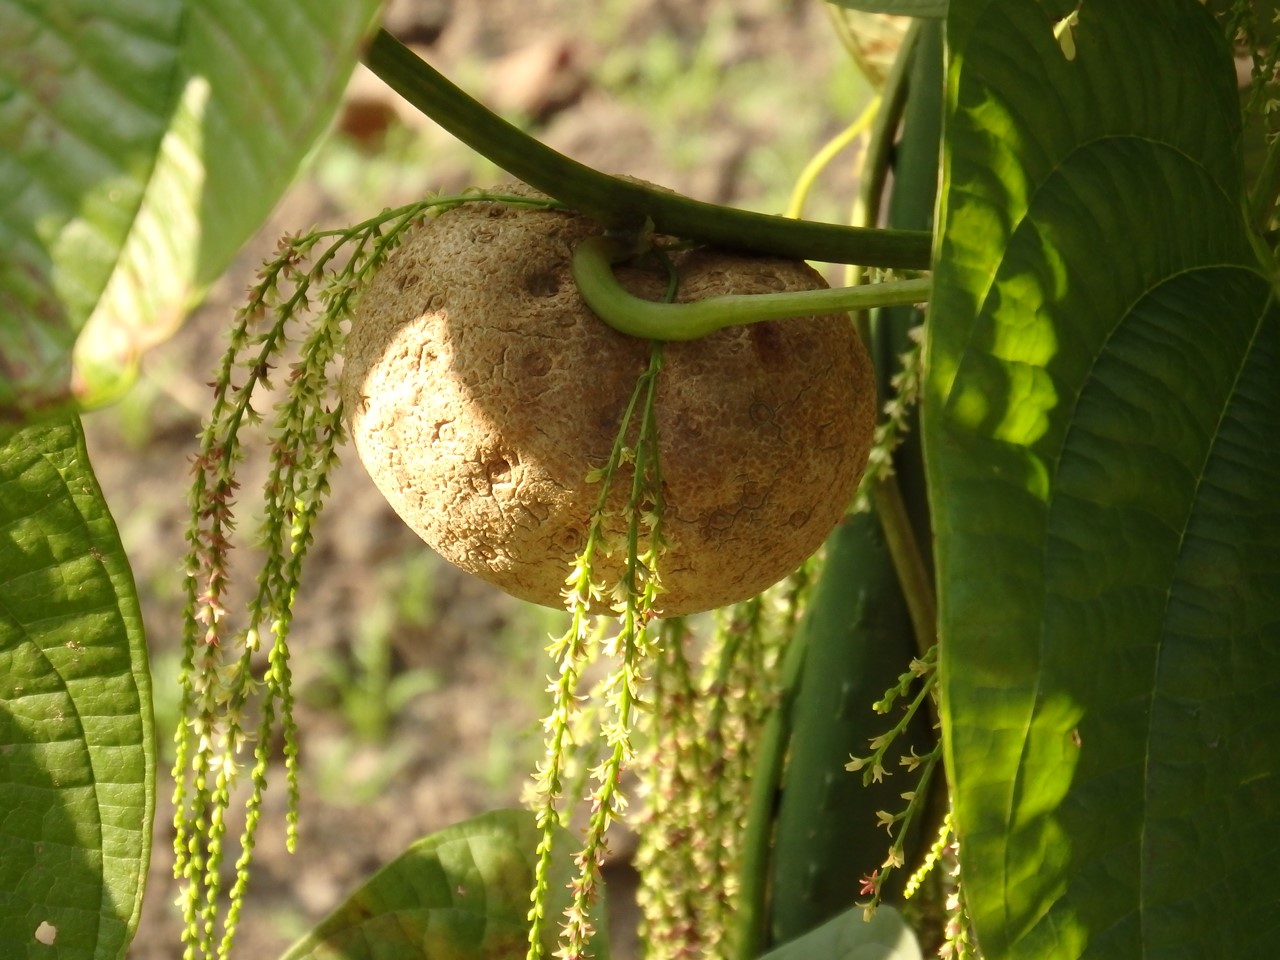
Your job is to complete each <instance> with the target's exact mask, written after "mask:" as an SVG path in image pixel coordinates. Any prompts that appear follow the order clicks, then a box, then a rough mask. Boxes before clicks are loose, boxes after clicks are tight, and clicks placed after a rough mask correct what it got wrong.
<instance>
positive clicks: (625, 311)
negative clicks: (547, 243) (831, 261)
mask: <svg viewBox="0 0 1280 960" xmlns="http://www.w3.org/2000/svg"><path fill="white" fill-rule="evenodd" d="M632 252H633V249H632V245H631V244H629V243H628V242H627V241H625V240H623V239H621V238H618V237H614V236H609V235H606V236H596V237H588V238H587V239H586V240H583V241H582V242H581V243H579V244H578V246H577V248H576V249H575V250H574V251H573V264H572V271H573V279H574V282H575V283H577V285H578V292H579V293H580V294H581V296H582V299H583V301H584V302H585V303H586V304H587V306H589V307H590V308H591V309H592V310H593V311H595V313H596V315H597V316H599V317H600V319H601V320H603V321H604V322H605V323H607V324H608V325H609V326H611V327H613V328H614V329H615V330H617V331H619V332H621V333H626V334H630V335H631V336H633V337H643V338H645V339H647V340H697V339H698V338H700V337H705V336H706V335H707V334H709V333H715V331H717V330H720V329H723V328H724V327H732V326H738V325H740V324H746V323H760V322H761V321H764V320H785V319H787V318H789V317H808V316H815V315H818V314H823V313H833V312H836V311H841V310H858V309H869V308H871V307H887V306H900V305H903V304H913V303H921V302H923V301H925V300H928V299H929V291H930V287H931V281H929V280H928V279H915V280H898V281H894V282H892V283H877V284H864V285H862V286H857V287H842V288H839V289H835V290H829V289H821V290H797V291H792V292H789V293H757V294H729V295H726V296H721V297H707V298H706V299H704V300H696V301H694V302H692V303H659V302H656V301H653V300H644V299H641V298H640V297H637V296H635V295H633V294H631V293H629V292H628V291H627V290H625V289H624V288H623V287H622V285H621V284H620V283H618V278H617V277H615V276H614V274H613V263H615V262H617V261H621V260H625V259H627V258H628V257H629V256H630V255H631V253H632Z"/></svg>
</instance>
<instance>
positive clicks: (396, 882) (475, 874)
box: [281, 810, 609, 960]
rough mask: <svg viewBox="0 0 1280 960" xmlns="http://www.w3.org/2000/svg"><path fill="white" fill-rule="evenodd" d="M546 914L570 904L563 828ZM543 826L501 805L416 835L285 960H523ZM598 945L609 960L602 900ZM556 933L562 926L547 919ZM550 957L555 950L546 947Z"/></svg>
mask: <svg viewBox="0 0 1280 960" xmlns="http://www.w3.org/2000/svg"><path fill="white" fill-rule="evenodd" d="M560 833H561V835H560V836H559V838H558V847H559V849H560V851H561V854H562V855H561V856H559V857H557V858H556V860H555V861H554V863H553V869H552V872H551V879H550V882H551V887H552V890H554V891H556V893H557V895H556V896H555V897H553V898H552V901H551V904H550V908H549V910H548V913H547V915H548V916H549V917H551V918H556V917H559V916H561V915H562V913H563V911H564V909H565V908H566V907H568V905H569V901H570V898H569V893H568V883H569V880H570V877H571V876H572V875H573V874H572V870H573V865H572V857H571V852H572V850H573V837H572V836H570V835H569V833H568V832H567V831H561V832H560ZM541 835H542V832H541V830H539V829H538V827H537V825H536V823H535V822H534V817H533V814H531V813H529V812H527V811H524V810H495V811H493V812H491V813H486V814H483V815H482V816H479V817H475V818H473V819H471V820H467V821H464V822H463V823H459V824H455V825H454V826H452V827H448V828H446V829H444V830H441V831H440V832H439V833H434V834H432V835H431V836H429V837H426V838H424V839H422V840H419V841H417V842H416V843H414V844H413V845H412V846H411V847H409V849H408V850H406V851H405V852H404V853H402V854H401V855H400V856H399V857H397V858H396V859H395V860H393V861H391V863H389V864H387V865H386V866H385V867H383V868H382V869H381V870H380V871H378V873H376V874H375V875H374V876H373V877H372V878H370V880H369V881H368V882H367V883H366V884H365V885H364V886H363V887H361V888H360V889H359V890H358V891H356V893H354V894H352V896H351V897H350V898H349V899H348V900H347V901H346V902H345V903H344V904H343V905H342V906H340V907H339V908H338V909H337V910H336V911H334V913H333V914H332V915H330V916H329V917H328V918H326V919H325V920H324V921H322V922H321V923H320V925H319V926H318V927H316V928H315V930H313V931H312V932H311V933H310V934H308V935H307V936H306V937H305V938H303V939H302V940H301V941H299V942H298V943H296V944H294V946H293V947H291V948H290V949H289V951H288V953H286V954H285V955H284V957H283V958H281V960H523V958H524V956H525V954H526V952H527V950H528V946H529V941H528V936H529V934H528V931H529V921H528V919H527V916H528V913H529V891H530V890H532V889H533V870H534V865H535V863H536V862H537V857H536V854H535V850H536V848H537V845H538V840H539V838H540V837H541ZM597 907H598V909H597V911H596V916H595V927H596V930H597V935H596V937H595V940H594V941H593V942H592V946H591V950H592V953H593V955H594V956H595V957H596V958H597V960H608V955H609V953H608V932H607V930H606V929H605V924H604V920H603V917H604V909H603V907H604V904H603V903H600V904H598V905H597ZM549 926H550V928H551V929H550V933H551V935H552V937H554V935H555V933H556V931H557V929H558V925H557V924H555V923H551V924H549ZM546 948H547V955H548V956H551V955H552V954H553V953H554V951H555V949H556V946H555V944H554V943H550V942H548V943H547V944H546Z"/></svg>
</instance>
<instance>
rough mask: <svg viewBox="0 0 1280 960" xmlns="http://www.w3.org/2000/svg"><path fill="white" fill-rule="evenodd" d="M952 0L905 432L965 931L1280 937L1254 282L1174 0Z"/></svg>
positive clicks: (1185, 951) (1165, 942)
mask: <svg viewBox="0 0 1280 960" xmlns="http://www.w3.org/2000/svg"><path fill="white" fill-rule="evenodd" d="M1075 7H1076V4H1075V3H1074V2H1071V0H1066V2H1052V3H1050V2H1041V3H1031V2H1027V0H953V2H952V4H951V8H950V12H949V16H948V40H949V43H950V46H951V69H950V74H949V79H948V121H947V132H948V141H947V148H946V152H945V156H944V191H943V201H942V212H941V227H942V240H941V243H940V246H939V249H938V252H937V257H936V274H935V277H936V281H935V282H936V286H935V299H934V301H933V303H932V305H931V312H930V328H931V332H930V343H929V354H928V383H927V396H926V406H925V423H924V437H925V443H926V458H927V462H928V464H929V469H930V485H931V489H932V491H933V504H934V509H935V524H936V531H937V562H938V577H939V600H940V613H941V624H940V628H941V635H942V636H941V639H942V651H943V654H942V660H941V667H940V671H941V674H940V675H941V679H942V686H943V696H942V704H943V722H944V735H945V737H946V740H947V745H948V756H947V760H948V766H949V774H950V776H951V780H952V785H953V788H954V815H955V819H956V825H957V830H958V832H959V837H960V842H961V858H962V865H963V869H964V877H965V884H966V894H967V902H968V905H969V907H970V909H971V910H972V913H973V917H974V921H975V924H976V928H977V934H978V938H979V941H980V945H981V947H982V949H983V953H984V956H985V957H986V960H1003V958H1008V957H1016V958H1044V960H1073V958H1077V957H1088V958H1098V960H1102V958H1116V960H1133V958H1173V957H1189V956H1194V957H1197V958H1215V957H1224V958H1225V957H1240V956H1266V955H1269V954H1270V953H1271V952H1272V951H1273V949H1274V948H1273V945H1274V942H1275V938H1276V937H1277V935H1280V910H1277V909H1276V905H1277V904H1278V903H1280V874H1277V872H1276V871H1275V869H1274V863H1275V861H1276V858H1277V856H1280V750H1277V749H1276V744H1278V743H1280V499H1278V498H1277V497H1276V491H1277V490H1278V489H1280V445H1277V444H1276V442H1275V439H1274V438H1275V424H1276V423H1277V422H1278V421H1280V313H1278V312H1277V310H1276V308H1275V305H1274V302H1273V299H1272V288H1271V283H1270V267H1269V266H1265V265H1262V264H1260V263H1259V257H1258V254H1257V253H1256V252H1255V247H1254V242H1253V240H1252V238H1251V237H1250V236H1249V233H1248V231H1247V229H1246V226H1245V222H1244V219H1243V213H1242V210H1243V189H1242V185H1241V183H1240V157H1239V134H1240V119H1239V111H1238V108H1237V95H1236V89H1235V72H1234V70H1233V66H1232V61H1231V54H1230V50H1229V49H1228V47H1227V45H1226V43H1225V42H1224V40H1223V38H1222V37H1221V35H1220V32H1219V30H1218V28H1217V26H1216V25H1215V24H1214V23H1213V22H1212V20H1211V19H1210V17H1209V16H1208V15H1207V14H1206V13H1205V12H1204V10H1203V9H1202V8H1201V6H1200V4H1199V3H1197V2H1195V0H1126V2H1124V3H1103V2H1096V0H1084V3H1083V4H1080V5H1079V17H1078V22H1077V23H1076V24H1075V25H1074V27H1073V28H1072V32H1073V37H1074V45H1075V51H1074V52H1075V57H1074V59H1067V58H1066V57H1064V56H1063V51H1062V50H1061V49H1060V48H1059V47H1058V43H1057V39H1056V38H1055V35H1054V28H1055V26H1056V25H1057V24H1060V23H1061V22H1062V20H1063V18H1064V17H1067V16H1068V15H1069V14H1070V13H1071V12H1072V10H1073V9H1074V8H1075Z"/></svg>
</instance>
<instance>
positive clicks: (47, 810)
mask: <svg viewBox="0 0 1280 960" xmlns="http://www.w3.org/2000/svg"><path fill="white" fill-rule="evenodd" d="M152 739H153V737H152V727H151V688H150V680H149V678H148V673H147V659H146V646H145V643H144V641H143V636H142V625H141V619H140V616H139V612H138V605H137V598H136V595H135V593H134V587H133V580H132V575H131V574H130V572H129V567H128V564H127V562H126V559H125V556H124V552H123V550H122V548H121V546H120V541H119V538H118V537H117V535H116V531H115V526H114V524H113V523H112V520H111V517H110V514H109V513H108V512H107V509H106V505H105V503H104V502H103V500H102V494H101V491H100V490H99V489H98V485H97V482H96V480H95V479H94V476H93V473H92V471H91V470H90V469H89V464H88V456H87V454H86V452H85V448H84V442H83V435H82V433H81V431H80V425H79V422H78V421H77V420H74V419H72V420H63V421H60V422H53V423H48V424H44V425H40V426H35V427H29V428H27V429H25V430H23V431H19V432H17V433H15V434H13V435H12V436H11V437H10V438H9V440H8V442H7V443H5V444H4V445H3V446H0V947H2V949H0V954H3V956H5V957H52V956H56V957H59V958H61V960H106V958H115V957H121V956H123V955H124V951H125V948H126V947H127V945H128V941H129V938H130V936H131V935H132V930H133V928H134V925H135V924H136V923H137V917H138V910H139V906H140V904H141V899H142V882H143V879H144V877H145V876H146V871H147V862H148V857H149V853H150V848H151V815H152V810H153V806H154V783H155V757H154V747H153V742H152ZM51 948H52V949H51Z"/></svg>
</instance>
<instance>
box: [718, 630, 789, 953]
mask: <svg viewBox="0 0 1280 960" xmlns="http://www.w3.org/2000/svg"><path fill="white" fill-rule="evenodd" d="M806 649H807V643H806V638H805V633H804V631H803V630H797V631H795V633H794V635H793V636H792V637H791V641H790V643H789V645H788V646H787V649H786V653H785V654H784V655H783V661H782V669H781V694H780V702H779V703H778V704H777V705H776V707H775V708H774V709H773V710H772V711H770V713H769V719H768V720H767V721H766V722H765V726H764V729H763V730H762V731H761V732H760V742H759V747H758V748H757V749H758V753H757V758H756V764H755V769H754V770H753V771H752V778H751V799H750V801H749V804H748V808H747V832H746V836H744V837H743V840H742V860H741V863H740V864H739V869H738V877H739V888H738V911H737V919H736V930H735V936H734V937H733V944H734V951H733V956H734V957H735V958H736V960H752V958H754V957H758V956H759V955H760V954H761V952H762V950H763V948H764V945H765V928H766V924H767V923H768V911H767V909H766V902H767V896H766V893H767V890H766V887H767V884H768V882H769V876H770V871H769V850H770V845H771V841H772V839H773V827H774V823H775V821H774V815H773V813H774V810H773V808H774V803H775V802H776V800H777V792H778V784H779V782H780V781H781V779H782V770H783V766H784V763H785V761H786V756H787V744H788V743H790V741H791V719H792V706H793V704H794V703H795V697H796V694H797V692H798V691H799V689H800V679H801V677H802V676H803V674H804V660H805V652H806Z"/></svg>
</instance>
